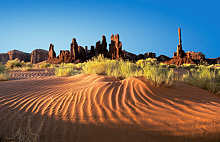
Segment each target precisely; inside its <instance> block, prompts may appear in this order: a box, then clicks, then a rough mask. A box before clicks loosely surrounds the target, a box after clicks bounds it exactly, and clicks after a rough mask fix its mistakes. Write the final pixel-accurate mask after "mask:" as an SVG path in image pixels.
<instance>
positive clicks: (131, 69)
mask: <svg viewBox="0 0 220 142" xmlns="http://www.w3.org/2000/svg"><path fill="white" fill-rule="evenodd" d="M82 69H83V71H84V73H88V74H99V75H108V76H114V77H117V78H127V77H134V76H137V75H140V74H141V69H140V67H138V66H137V65H136V64H134V63H131V62H128V61H123V60H110V59H106V58H104V57H103V55H99V56H98V57H97V58H93V59H92V60H91V61H88V62H86V63H85V64H84V66H83V67H82Z"/></svg>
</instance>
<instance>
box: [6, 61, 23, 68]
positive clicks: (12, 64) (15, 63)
mask: <svg viewBox="0 0 220 142" xmlns="http://www.w3.org/2000/svg"><path fill="white" fill-rule="evenodd" d="M23 65H24V62H21V61H20V60H19V59H18V58H16V59H14V60H8V62H7V63H6V64H5V66H6V68H7V69H14V68H21V67H22V66H23Z"/></svg>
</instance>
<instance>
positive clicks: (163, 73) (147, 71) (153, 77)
mask: <svg viewBox="0 0 220 142" xmlns="http://www.w3.org/2000/svg"><path fill="white" fill-rule="evenodd" d="M143 75H144V77H146V78H147V79H148V80H150V81H152V83H153V84H154V86H160V85H161V84H166V85H169V86H170V85H172V84H173V80H174V71H173V70H170V69H168V68H163V67H161V66H156V65H153V66H150V65H148V66H145V67H144V74H143Z"/></svg>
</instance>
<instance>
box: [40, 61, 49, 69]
mask: <svg viewBox="0 0 220 142" xmlns="http://www.w3.org/2000/svg"><path fill="white" fill-rule="evenodd" d="M50 66H51V64H50V63H47V62H43V63H40V64H39V68H40V69H45V68H49V67H50Z"/></svg>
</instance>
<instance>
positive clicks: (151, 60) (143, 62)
mask: <svg viewBox="0 0 220 142" xmlns="http://www.w3.org/2000/svg"><path fill="white" fill-rule="evenodd" d="M136 64H137V65H138V66H139V67H141V68H144V67H145V66H146V65H157V64H158V62H157V59H156V58H147V59H145V60H138V61H137V62H136Z"/></svg>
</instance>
